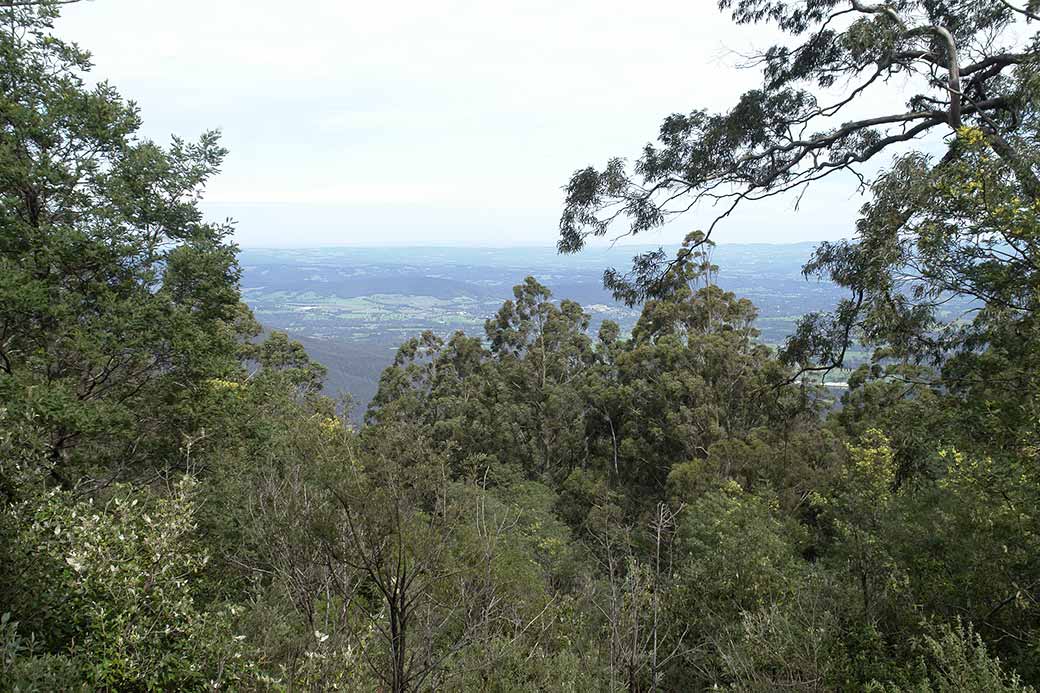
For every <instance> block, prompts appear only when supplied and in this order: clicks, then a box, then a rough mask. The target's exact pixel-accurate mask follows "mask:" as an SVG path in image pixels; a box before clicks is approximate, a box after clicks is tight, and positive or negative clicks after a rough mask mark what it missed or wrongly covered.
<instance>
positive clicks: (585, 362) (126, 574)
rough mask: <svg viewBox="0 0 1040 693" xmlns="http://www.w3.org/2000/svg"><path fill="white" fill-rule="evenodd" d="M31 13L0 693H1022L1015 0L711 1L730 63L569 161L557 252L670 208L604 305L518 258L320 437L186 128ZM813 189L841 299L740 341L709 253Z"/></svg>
mask: <svg viewBox="0 0 1040 693" xmlns="http://www.w3.org/2000/svg"><path fill="white" fill-rule="evenodd" d="M61 4H63V3H61V2H20V1H19V2H10V1H8V2H5V1H4V0H0V84H2V85H3V92H2V96H0V614H2V617H0V689H2V690H9V691H19V692H21V693H28V692H29V691H81V690H82V691H94V690H99V691H172V690H243V691H254V690H255V691H327V690H349V691H394V692H395V693H396V692H398V691H427V690H438V691H440V690H460V691H461V690H467V691H468V690H478V691H557V690H559V691H594V690H595V691H697V690H729V691H776V690H794V691H832V690H833V691H873V692H876V693H882V692H884V693H888V692H894V691H916V692H922V693H923V692H926V691H935V692H950V693H952V692H954V691H977V692H980V693H981V692H984V691H986V692H988V691H1033V690H1035V687H1036V686H1038V685H1040V510H1038V508H1040V431H1038V425H1040V368H1038V367H1040V327H1038V323H1037V315H1036V309H1037V305H1038V302H1040V276H1038V264H1037V263H1038V262H1040V223H1038V216H1037V211H1038V210H1040V198H1038V195H1040V183H1038V178H1037V176H1038V175H1040V153H1038V149H1037V147H1038V131H1037V122H1038V121H1037V103H1036V98H1037V94H1038V89H1040V73H1038V65H1037V59H1038V49H1037V45H1036V38H1035V37H1034V35H1033V33H1034V28H1035V24H1034V23H1033V22H1034V21H1037V20H1040V16H1038V14H1037V13H1038V12H1040V8H1038V7H1037V6H1036V4H1037V3H1035V2H1033V1H1032V0H1029V2H1028V3H1025V2H1024V0H1023V3H1022V4H1016V3H1014V2H1012V1H1011V0H970V1H968V0H965V1H964V2H956V1H951V2H939V1H937V0H895V1H893V2H890V3H887V4H878V5H867V4H864V3H861V2H859V1H858V0H852V1H851V2H847V1H845V0H805V1H798V2H796V1H795V0H721V2H720V3H719V5H720V9H721V10H723V11H726V12H730V13H731V14H732V16H733V19H734V21H736V22H737V23H741V24H754V23H766V24H770V25H771V26H773V27H775V28H778V29H779V30H780V31H781V32H783V33H784V34H785V35H786V36H787V37H788V38H789V39H790V43H788V44H784V45H781V46H778V47H775V48H771V49H769V50H767V51H766V52H764V53H763V54H762V55H761V56H758V57H757V58H755V59H754V60H753V62H754V63H755V64H756V66H757V67H758V68H760V69H761V70H762V77H763V81H762V84H761V86H760V88H757V89H755V90H753V91H751V92H749V93H748V94H746V95H745V96H744V97H743V98H742V99H741V100H740V102H739V103H738V104H736V105H735V106H734V108H733V109H732V110H731V111H728V112H724V113H709V112H706V111H700V110H695V111H692V112H691V113H689V114H685V115H672V116H669V117H667V118H666V119H665V120H664V122H663V124H662V127H661V130H660V133H659V137H658V140H657V142H656V143H655V144H649V145H647V147H646V148H645V149H644V150H643V151H642V153H640V154H639V156H638V158H637V159H635V160H633V161H631V162H630V161H628V160H626V159H623V158H615V159H611V160H609V161H608V163H607V165H606V166H604V167H602V168H594V167H588V168H583V169H579V170H578V171H576V172H575V174H574V176H573V178H572V179H571V181H570V182H569V183H568V185H567V187H566V199H565V201H564V208H563V213H562V217H561V222H560V232H561V235H560V250H561V251H562V252H577V251H580V249H581V248H582V246H583V245H584V244H585V243H586V241H587V240H588V239H589V238H591V237H596V236H603V235H607V234H612V233H614V231H615V230H616V229H619V228H620V229H621V233H629V234H642V233H646V232H649V231H651V230H652V229H654V228H656V227H659V226H662V225H663V224H665V223H667V222H669V221H670V220H671V219H672V218H674V217H675V215H677V214H680V213H685V212H687V211H689V210H691V209H707V210H711V211H710V215H709V217H708V218H709V223H708V224H706V225H705V226H704V228H703V230H702V231H696V232H693V233H691V234H690V235H689V236H688V238H687V239H686V242H685V243H684V244H683V246H682V247H681V248H680V250H679V251H678V252H677V253H676V254H671V255H669V254H665V253H664V252H663V251H662V252H659V253H649V254H646V255H642V256H640V257H637V258H636V259H635V262H634V263H633V266H632V268H631V271H615V270H608V271H607V272H606V274H605V277H604V279H605V283H606V285H607V286H608V287H610V288H611V289H612V290H613V291H614V292H615V294H616V295H617V297H618V298H619V299H621V300H624V301H626V302H628V303H629V304H631V305H634V306H641V314H640V318H639V320H638V322H637V324H636V325H635V327H634V329H633V330H632V331H631V334H622V332H621V330H620V329H619V328H618V326H617V325H616V324H614V323H612V322H609V321H606V322H603V323H602V324H601V325H600V326H599V327H598V329H596V330H595V332H593V331H592V330H591V329H590V326H589V325H590V318H589V315H588V314H587V313H586V312H584V311H583V309H582V307H581V306H580V305H579V304H577V303H575V302H573V301H569V300H566V299H562V300H557V299H554V297H553V294H552V292H551V288H550V287H546V286H543V285H542V284H540V283H539V282H538V281H536V280H535V279H533V278H531V277H528V278H526V279H522V278H519V277H518V282H519V283H518V285H517V286H516V287H515V289H514V292H513V293H514V296H513V298H512V299H511V300H508V301H506V302H505V303H504V304H503V305H502V306H501V308H500V309H499V310H498V312H497V313H496V314H494V315H492V316H489V319H488V320H487V322H486V325H485V329H484V333H483V334H464V333H462V332H458V333H455V334H451V335H438V334H434V333H430V332H427V333H424V334H422V335H418V336H416V337H415V338H413V339H411V340H408V341H406V342H405V343H404V344H402V345H401V346H400V349H399V350H398V352H397V355H396V358H395V360H394V362H393V364H392V365H391V366H390V367H389V368H387V369H386V371H385V372H384V373H383V375H382V377H381V380H380V384H379V390H378V393H377V394H376V396H375V398H374V400H373V401H372V403H371V405H370V406H369V407H368V409H367V412H366V414H365V416H364V423H363V424H362V425H358V426H355V425H352V424H351V423H349V420H348V418H347V414H346V411H345V408H344V406H345V405H344V403H343V402H339V401H337V400H334V399H331V398H329V397H328V396H326V395H324V394H323V391H322V380H323V375H324V369H323V368H322V367H321V366H320V365H319V364H317V363H315V362H312V361H311V359H310V358H309V357H308V355H307V353H306V351H305V350H304V348H303V347H302V346H301V345H300V344H299V343H298V342H295V341H293V340H292V339H290V338H289V337H288V336H287V335H286V334H285V333H282V332H277V331H275V332H265V331H264V330H263V329H262V327H261V325H260V324H259V323H258V322H257V321H256V320H255V319H254V318H253V316H252V314H251V312H250V310H249V308H248V306H247V305H246V304H245V303H244V302H243V300H242V297H241V294H240V291H239V287H238V280H239V275H240V270H239V267H238V264H237V259H236V253H237V248H236V247H235V245H234V244H233V243H232V241H231V234H232V233H233V231H234V228H233V226H232V225H231V223H230V222H227V223H222V224H213V223H210V222H208V221H206V220H205V219H204V218H203V215H202V213H201V211H200V207H199V201H200V199H201V196H202V194H203V190H204V188H205V185H206V183H207V181H208V180H209V179H210V178H211V177H213V176H214V175H216V174H217V173H218V171H219V168H220V166H221V163H222V160H223V157H224V156H225V154H226V152H225V151H224V150H223V149H222V147H221V145H220V142H219V135H218V133H216V132H211V133H205V134H203V135H202V136H201V137H200V138H198V139H197V140H186V139H178V138H174V139H173V140H172V142H171V143H170V144H168V145H160V144H157V143H155V142H152V141H150V140H148V139H146V138H144V137H142V136H140V135H139V134H138V133H139V129H140V125H141V116H140V113H139V111H138V109H137V107H136V105H135V104H134V103H133V102H131V101H127V100H126V99H124V98H123V97H122V96H121V95H120V94H119V93H118V92H117V91H116V89H115V88H114V87H113V86H112V85H110V84H108V83H107V82H104V81H102V82H98V83H94V82H91V81H88V75H89V70H90V67H91V65H90V57H89V54H88V53H86V52H85V51H84V50H83V49H81V48H80V47H78V46H76V45H73V44H71V43H68V42H65V41H63V40H62V39H61V38H60V35H61V32H60V18H59V10H60V5H61ZM893 78H899V79H901V80H904V82H903V83H904V84H905V85H906V87H905V90H906V93H907V94H908V97H907V110H906V111H900V112H891V113H885V112H870V111H871V109H877V108H879V107H880V106H878V104H881V103H884V100H872V99H871V94H873V92H872V90H873V89H875V88H876V87H878V86H880V85H883V84H885V83H886V82H888V81H889V80H891V79H893ZM618 88H619V89H622V88H623V85H619V87H618ZM911 94H912V95H911ZM850 108H852V109H854V108H859V109H860V110H859V111H854V115H846V112H845V111H846V109H850ZM864 111H867V112H866V114H865V115H864ZM924 135H928V136H930V137H932V138H933V140H931V142H932V143H933V144H934V145H935V147H937V150H936V152H937V153H930V152H931V151H932V150H930V149H928V148H927V147H923V146H922V147H921V148H919V149H918V148H915V147H916V143H918V141H917V140H916V139H915V138H916V137H918V136H924ZM893 147H895V148H893ZM935 147H933V149H934V148H935ZM869 162H874V163H875V164H876V163H878V162H881V163H882V164H883V170H882V172H881V173H880V174H879V175H877V176H871V177H867V176H866V175H865V174H864V173H863V172H862V169H860V168H859V167H860V166H861V165H862V164H865V163H869ZM832 174H841V175H848V176H852V177H853V180H856V178H855V177H856V176H859V180H860V182H861V183H862V185H863V187H864V192H865V194H866V196H865V199H866V200H867V201H866V203H865V204H864V206H863V208H862V210H861V213H860V216H859V217H858V219H848V220H842V223H847V224H848V226H849V228H850V229H851V228H854V229H855V237H854V238H853V239H852V240H850V241H844V242H832V243H824V244H821V245H820V246H819V247H818V248H817V250H816V252H815V254H814V257H813V258H812V260H811V261H810V263H809V264H808V265H807V266H806V268H805V270H806V274H807V275H808V276H810V277H811V276H823V277H826V278H828V279H830V280H832V281H834V282H836V283H837V284H839V285H840V286H842V287H845V288H846V289H847V290H848V298H847V299H846V300H844V301H842V302H841V303H840V304H838V305H837V306H835V309H834V311H833V312H832V313H814V314H810V315H807V316H805V317H804V318H803V319H802V320H801V322H800V323H799V325H798V328H797V330H796V331H795V333H794V334H793V335H792V336H791V337H790V338H789V340H788V342H787V344H786V346H785V347H784V348H783V349H781V350H779V351H777V350H774V349H771V348H769V347H767V346H765V345H763V344H762V343H761V342H760V341H759V335H758V332H757V331H756V329H755V317H756V311H755V307H754V305H752V304H751V302H749V301H748V300H746V299H742V298H741V297H739V296H736V295H734V294H733V293H731V292H727V291H724V290H722V289H721V288H719V287H718V285H717V284H716V282H715V276H716V272H717V271H718V269H719V268H717V267H716V266H715V265H714V264H713V263H712V247H713V245H712V242H713V238H718V237H719V236H721V235H722V234H724V233H725V223H726V220H727V217H728V211H727V210H731V209H734V208H735V207H736V206H737V205H745V204H754V203H755V201H756V200H760V199H763V198H766V197H771V196H773V195H776V194H781V193H784V192H788V191H791V192H794V193H798V192H799V191H802V190H804V189H805V187H806V186H812V185H813V184H814V183H815V182H816V181H818V180H820V179H821V178H824V177H827V176H830V175H832ZM698 205H701V207H698ZM705 205H706V206H705ZM691 218H692V217H691ZM951 297H954V298H956V299H957V300H962V301H964V302H965V305H968V306H970V307H971V308H970V309H969V310H968V311H967V312H966V313H964V314H963V315H962V316H961V317H960V318H959V319H957V320H954V321H952V322H951V321H944V320H940V319H939V315H940V313H941V310H942V308H943V306H945V305H947V304H948V303H949V301H950V300H951ZM853 345H855V348H857V349H866V350H868V351H869V352H870V353H871V354H872V358H871V359H870V360H869V362H868V363H866V364H865V365H862V366H860V367H859V368H857V369H856V370H855V371H854V372H853V373H852V375H851V377H850V378H849V383H848V384H849V388H848V390H847V392H845V393H844V394H843V395H842V397H841V401H840V402H835V401H834V395H833V393H828V391H827V390H825V389H824V388H821V387H819V386H817V385H814V384H813V383H814V382H816V380H818V377H817V376H818V375H820V374H826V373H828V372H830V371H832V370H833V369H835V368H839V367H841V366H843V365H845V359H844V357H845V354H846V352H847V351H848V350H850V349H851V348H852V347H853Z"/></svg>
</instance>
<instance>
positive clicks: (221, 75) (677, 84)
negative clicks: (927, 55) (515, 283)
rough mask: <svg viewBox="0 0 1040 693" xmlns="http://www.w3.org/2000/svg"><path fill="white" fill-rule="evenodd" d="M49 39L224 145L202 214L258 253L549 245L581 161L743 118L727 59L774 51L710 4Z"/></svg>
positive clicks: (768, 237)
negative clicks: (684, 120) (678, 119)
mask: <svg viewBox="0 0 1040 693" xmlns="http://www.w3.org/2000/svg"><path fill="white" fill-rule="evenodd" d="M58 33H59V34H60V35H62V36H63V37H65V38H70V39H73V40H75V41H77V42H78V43H80V44H81V45H82V46H83V47H85V48H87V49H89V50H90V51H91V52H92V53H93V55H94V60H95V63H96V68H95V76H96V77H100V78H107V79H109V80H110V81H111V82H112V83H114V84H115V85H116V86H117V87H118V88H119V89H120V91H121V92H122V93H123V94H124V95H125V96H126V97H128V98H132V99H134V100H136V101H137V102H138V103H139V104H140V106H141V108H142V111H143V117H144V123H145V126H144V130H145V134H146V135H148V136H149V137H152V138H154V139H157V140H159V141H166V140H168V138H169V135H170V134H171V133H177V134H180V135H183V136H185V137H194V136H197V135H198V134H199V133H200V132H202V131H203V130H205V129H208V128H220V129H221V130H222V131H223V136H224V144H225V146H227V147H228V148H229V149H230V155H229V156H228V159H227V162H226V164H225V166H224V170H223V172H222V173H221V175H220V176H219V177H218V178H217V179H215V180H214V181H213V182H212V183H211V184H210V186H209V188H208V193H207V197H206V203H205V208H206V211H207V213H208V214H209V215H210V216H211V217H212V218H215V219H222V218H224V217H231V218H233V219H235V220H237V222H238V234H237V240H238V242H239V243H240V244H242V245H243V246H246V247H250V246H317V245H344V244H349V245H387V244H396V245H495V246H501V245H550V244H554V243H555V241H556V236H557V220H558V217H559V212H560V208H561V202H562V192H561V186H563V185H564V184H565V183H566V182H567V180H568V178H569V176H570V174H571V173H572V172H573V171H574V170H575V169H577V168H581V167H584V166H586V165H589V164H592V165H597V166H601V165H602V164H603V163H604V162H605V161H606V160H607V159H608V158H609V157H611V156H614V155H624V156H629V157H635V156H636V155H638V152H639V150H640V148H641V147H642V145H643V144H644V143H646V142H647V141H648V140H650V139H652V138H653V137H654V135H655V133H656V132H657V127H658V125H659V123H660V121H661V119H662V118H663V117H664V116H666V115H667V114H669V113H673V112H677V111H689V110H691V109H693V108H709V109H724V108H726V107H728V106H730V105H732V103H733V102H734V100H735V99H736V98H737V97H738V96H739V94H740V93H741V92H742V91H744V90H745V89H748V88H750V87H752V86H753V85H754V84H755V83H756V82H757V75H756V74H755V73H753V72H750V71H744V70H739V69H737V67H736V66H737V64H738V63H739V62H740V59H739V57H738V55H737V54H739V53H745V52H748V51H750V50H752V49H754V48H764V47H765V46H766V45H768V43H770V38H771V37H770V35H769V34H768V33H764V32H763V31H762V30H761V29H756V28H749V27H736V26H734V25H733V24H732V23H731V22H730V21H729V19H728V17H726V16H725V15H722V14H721V13H719V11H718V10H717V9H716V8H715V3H714V2H713V1H710V0H644V1H643V2H638V3H634V2H630V1H626V2H622V1H620V0H565V1H564V0H523V1H520V0H494V1H492V2H488V1H487V0H441V1H440V2H418V1H417V0H399V1H398V2H378V1H372V0H366V1H365V2H360V1H357V0H339V1H337V0H311V1H310V2H307V3H287V2H284V1H283V2H277V3H276V2H268V1H266V0H248V1H246V0H207V1H205V2H203V1H200V0H180V1H179V2H169V1H168V0H162V1H160V0H91V1H90V2H85V3H80V4H77V5H72V6H69V7H67V8H66V9H65V12H64V16H63V18H62V19H61V20H59V24H58ZM861 202H862V199H861V198H859V197H858V196H857V194H856V191H855V186H854V183H853V181H852V180H849V179H847V178H845V179H840V180H838V179H836V180H835V181H834V182H827V183H826V184H825V185H821V186H819V187H817V188H816V189H814V190H813V191H811V192H810V193H809V195H808V196H807V197H806V198H805V199H804V200H803V201H802V204H801V208H800V211H795V210H794V208H793V207H794V203H793V200H792V199H781V200H776V201H771V202H770V203H768V204H761V205H759V206H756V207H752V206H748V207H746V208H745V209H744V211H743V212H741V213H738V214H736V215H734V216H733V217H731V220H729V221H728V222H727V223H726V224H725V226H723V227H722V228H721V229H720V230H719V232H718V235H717V239H718V240H719V241H720V242H760V241H765V242H794V241H804V240H820V239H825V238H838V237H843V236H848V235H850V232H851V225H852V222H853V219H854V212H855V209H856V208H857V207H858V206H859V204H861ZM710 215H711V209H710V208H709V209H704V210H700V211H699V212H698V213H695V214H691V215H689V216H687V217H684V218H683V219H682V220H680V221H679V222H678V223H677V224H674V225H673V226H672V227H671V228H669V229H667V230H664V231H662V232H660V233H656V234H653V235H646V236H641V237H640V238H639V240H640V241H641V242H643V243H646V242H652V243H658V242H660V243H670V242H675V241H677V240H679V239H681V238H682V236H684V235H685V233H686V232H688V231H690V230H692V229H696V228H701V227H702V226H704V225H705V222H706V220H707V219H709V218H710Z"/></svg>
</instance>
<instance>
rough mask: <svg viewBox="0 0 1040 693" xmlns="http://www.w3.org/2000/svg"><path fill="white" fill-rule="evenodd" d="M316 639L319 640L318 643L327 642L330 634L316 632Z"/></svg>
mask: <svg viewBox="0 0 1040 693" xmlns="http://www.w3.org/2000/svg"><path fill="white" fill-rule="evenodd" d="M314 637H315V638H317V639H318V642H325V641H326V640H328V639H329V636H328V634H326V633H322V632H321V631H320V630H316V631H314Z"/></svg>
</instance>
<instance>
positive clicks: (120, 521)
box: [8, 479, 250, 691]
mask: <svg viewBox="0 0 1040 693" xmlns="http://www.w3.org/2000/svg"><path fill="white" fill-rule="evenodd" d="M193 492H194V483H193V482H192V481H191V480H190V479H187V480H184V481H182V482H181V483H179V484H178V485H177V486H176V487H175V488H174V489H173V490H172V492H171V493H170V494H168V495H162V496H160V495H158V494H154V493H149V492H142V491H141V490H139V489H137V490H135V489H132V488H131V487H116V488H115V489H113V490H112V491H111V492H110V493H109V494H107V495H106V498H107V500H106V501H105V502H103V503H100V502H96V501H92V500H82V499H79V498H77V497H76V496H75V495H74V494H72V493H70V492H67V491H60V490H52V491H49V492H47V493H46V494H45V495H43V496H42V497H37V498H34V499H32V500H29V501H23V502H21V503H18V504H16V505H13V506H9V509H8V513H9V518H8V519H9V520H13V525H14V526H15V527H16V528H17V530H16V539H15V542H14V543H15V547H14V550H13V551H12V554H13V555H14V557H15V560H16V561H24V571H25V572H26V573H29V574H31V575H32V576H33V580H32V581H31V582H29V583H28V585H29V586H30V587H29V591H26V592H24V593H22V594H18V595H15V597H16V599H15V602H16V603H15V605H14V606H15V608H17V609H19V610H20V611H22V612H23V613H16V614H15V615H16V617H18V618H19V619H22V620H23V628H29V629H34V628H38V629H39V632H41V633H45V634H47V637H48V638H49V639H48V640H47V641H45V642H40V643H39V648H38V650H39V651H40V652H42V653H45V654H51V655H61V656H67V657H71V658H72V659H73V660H74V661H75V662H77V663H78V664H79V666H80V675H81V677H82V681H83V683H85V684H87V685H89V686H90V688H91V689H109V690H120V691H152V690H215V689H228V688H235V687H236V685H237V684H238V683H240V682H242V681H244V680H245V679H246V678H247V677H248V676H249V674H250V672H249V671H248V669H249V665H248V664H247V661H248V659H249V658H248V657H246V656H245V654H244V650H245V645H244V642H243V640H244V638H243V637H242V636H236V634H235V633H234V631H233V629H232V624H233V623H234V621H235V612H236V610H235V609H234V607H231V606H228V605H223V604H209V605H206V604H202V603H200V602H201V599H200V593H201V591H202V590H201V584H202V583H201V580H200V579H199V578H200V575H201V571H202V569H203V567H204V566H205V565H206V563H207V561H208V556H207V555H206V554H205V553H204V552H203V551H201V550H200V548H199V547H198V546H197V545H196V543H195V540H194V536H195V534H194V532H195V529H196V525H195V519H194V517H195V510H196V505H195V500H194V498H193ZM22 632H23V633H25V632H26V631H25V630H22ZM29 632H30V633H31V632H32V631H29ZM16 656H17V655H16ZM22 666H23V668H24V667H25V666H27V664H26V663H25V662H22Z"/></svg>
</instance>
